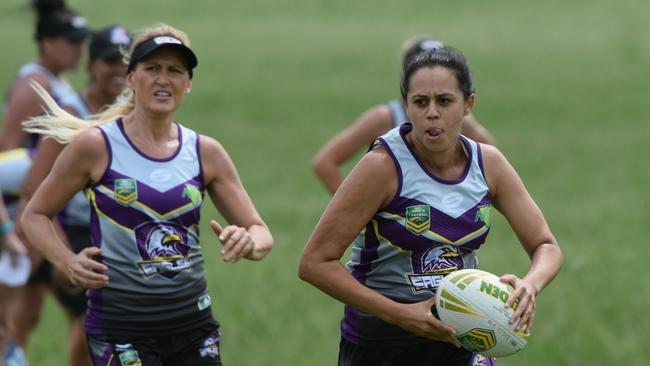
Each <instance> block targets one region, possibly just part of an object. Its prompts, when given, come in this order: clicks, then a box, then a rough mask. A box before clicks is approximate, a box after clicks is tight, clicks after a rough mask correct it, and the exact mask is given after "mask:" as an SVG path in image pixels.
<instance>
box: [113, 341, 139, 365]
mask: <svg viewBox="0 0 650 366" xmlns="http://www.w3.org/2000/svg"><path fill="white" fill-rule="evenodd" d="M115 352H116V353H117V357H118V358H119V359H120V365H122V366H142V361H140V355H138V351H137V350H136V349H135V348H133V346H132V345H131V344H116V345H115Z"/></svg>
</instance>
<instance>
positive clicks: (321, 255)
mask: <svg viewBox="0 0 650 366" xmlns="http://www.w3.org/2000/svg"><path fill="white" fill-rule="evenodd" d="M401 94H402V100H403V102H404V105H405V106H406V112H407V115H408V117H409V121H410V122H408V123H405V124H403V125H402V126H401V127H399V128H395V129H392V130H391V131H390V132H388V133H387V134H385V135H383V136H382V137H380V138H379V139H377V141H376V142H375V143H374V144H373V147H372V149H371V150H370V151H369V152H368V153H367V154H366V155H364V157H363V158H362V159H361V160H360V161H359V163H358V164H357V165H356V167H355V168H354V169H353V170H352V172H351V173H350V175H349V176H348V177H347V178H346V179H345V181H344V182H343V184H342V185H341V187H340V188H339V189H338V190H337V191H336V193H335V194H334V197H333V198H332V200H331V202H330V204H329V205H328V207H327V209H326V210H325V213H324V214H323V216H322V217H321V220H320V222H319V223H318V225H317V226H316V228H315V229H314V232H313V233H312V236H311V238H310V239H309V242H308V243H307V246H306V247H305V250H304V252H303V256H302V259H301V262H300V272H299V274H300V277H301V278H302V279H304V280H306V281H307V282H310V283H311V284H313V285H314V286H316V287H318V288H319V289H321V290H322V291H324V292H325V293H327V294H329V295H331V296H332V297H334V298H336V299H338V300H340V301H342V302H343V303H345V304H346V307H345V314H344V316H343V321H342V322H341V343H340V352H339V365H346V366H347V365H377V364H381V365H437V366H452V365H453V366H466V365H476V364H479V365H493V364H494V360H492V359H487V358H481V357H480V356H476V355H473V354H472V353H470V352H469V351H466V350H464V349H462V348H459V347H460V344H459V342H458V341H457V340H456V339H455V338H454V333H455V330H454V329H453V328H451V327H450V326H449V325H447V324H445V323H443V322H441V321H440V320H439V319H437V318H436V316H435V314H434V313H435V300H434V294H435V291H436V288H437V284H438V283H439V281H440V280H441V279H442V277H443V276H444V275H446V274H448V273H451V272H453V271H455V270H459V269H462V268H476V267H477V266H478V260H477V257H476V252H477V251H478V249H479V248H480V246H481V245H482V244H483V243H484V242H485V239H486V237H487V234H488V232H489V230H490V225H491V220H490V211H491V209H492V207H494V208H496V209H497V210H499V212H501V213H502V214H503V215H504V216H505V217H506V219H507V220H508V222H509V224H510V226H511V228H512V229H513V231H514V232H515V234H516V235H517V237H518V238H519V240H520V242H521V244H522V246H523V248H524V250H525V251H526V253H527V254H528V255H529V256H530V258H531V260H532V263H531V267H530V270H529V271H528V273H527V274H526V275H525V276H524V277H523V278H518V277H517V276H515V275H512V274H506V275H503V276H502V277H501V280H502V281H503V282H505V283H507V284H509V285H511V286H512V287H513V288H514V290H513V292H512V295H511V296H510V298H509V299H508V301H507V302H506V306H512V304H513V303H514V302H515V301H518V302H519V303H518V306H517V308H516V310H515V312H514V314H513V316H512V321H513V322H514V324H515V327H516V329H518V330H520V331H523V332H527V331H530V329H531V327H532V326H533V321H534V318H535V298H536V297H537V296H538V295H539V293H540V292H541V291H542V290H543V289H544V287H545V286H546V285H547V284H548V283H549V282H550V281H551V280H552V279H553V278H554V277H555V275H556V274H557V273H558V271H559V270H560V266H561V262H562V254H561V251H560V248H559V246H558V244H557V241H556V239H555V238H554V236H553V234H552V232H551V230H550V229H549V227H548V225H547V223H546V220H545V219H544V216H543V214H542V212H541V211H540V209H539V208H538V206H537V205H536V204H535V202H534V201H533V199H532V198H531V196H530V195H529V194H528V192H527V191H526V188H525V187H524V185H523V183H522V181H521V179H520V177H519V176H518V174H517V173H516V172H515V170H514V169H513V167H512V166H511V165H510V163H509V162H508V161H507V160H506V158H505V157H504V156H503V154H501V152H499V150H498V149H497V148H496V147H494V146H492V145H488V144H481V143H477V142H476V141H473V140H471V139H469V138H467V137H465V136H463V135H461V133H460V131H461V128H462V123H463V118H464V117H465V116H467V115H469V114H470V112H471V109H472V106H473V105H474V98H475V95H474V86H473V81H472V76H471V71H470V68H469V65H468V64H467V61H466V60H465V58H464V56H463V55H462V54H460V52H458V51H456V50H454V49H451V48H447V47H443V48H439V49H430V50H426V51H422V52H421V53H419V54H417V55H416V56H415V57H413V58H412V59H410V60H409V61H407V63H406V66H405V67H404V70H403V72H402V81H401ZM349 246H352V256H351V259H350V261H349V262H348V263H347V265H346V266H347V268H346V267H344V266H343V265H341V262H340V260H341V257H342V256H343V254H344V253H345V251H346V250H347V248H348V247H349ZM477 358H478V359H477Z"/></svg>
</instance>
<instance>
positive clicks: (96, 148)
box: [68, 128, 107, 155]
mask: <svg viewBox="0 0 650 366" xmlns="http://www.w3.org/2000/svg"><path fill="white" fill-rule="evenodd" d="M68 146H69V148H70V149H72V150H75V151H77V152H79V153H84V154H91V155H95V154H98V153H99V154H101V153H104V152H106V151H107V150H106V141H105V140H104V136H103V135H102V132H101V131H100V130H99V128H87V129H85V130H83V131H81V132H80V133H79V134H78V135H76V136H75V137H74V138H73V139H72V141H71V142H70V143H69V144H68Z"/></svg>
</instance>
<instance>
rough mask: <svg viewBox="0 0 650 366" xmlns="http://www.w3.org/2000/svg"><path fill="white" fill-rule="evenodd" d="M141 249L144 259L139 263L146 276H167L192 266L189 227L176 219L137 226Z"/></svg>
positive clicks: (137, 240)
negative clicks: (188, 241) (175, 221)
mask: <svg viewBox="0 0 650 366" xmlns="http://www.w3.org/2000/svg"><path fill="white" fill-rule="evenodd" d="M134 231H135V238H136V242H137V243H138V252H139V253H140V257H142V259H143V261H142V262H138V266H139V268H140V270H141V271H142V273H143V274H144V275H145V276H153V275H155V274H159V275H161V276H164V277H167V278H173V277H175V276H176V275H177V274H178V273H179V272H181V271H183V270H186V269H189V268H190V266H191V264H192V263H191V261H190V258H188V257H187V254H188V252H189V250H190V247H189V245H187V229H186V228H185V227H183V226H181V225H178V224H175V223H173V222H154V221H152V222H146V223H144V224H142V225H139V226H138V227H136V228H135V230H134Z"/></svg>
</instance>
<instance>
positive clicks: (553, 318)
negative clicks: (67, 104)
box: [0, 0, 650, 366]
mask: <svg viewBox="0 0 650 366" xmlns="http://www.w3.org/2000/svg"><path fill="white" fill-rule="evenodd" d="M25 3H27V0H3V1H2V2H1V4H0V19H1V22H0V24H1V25H0V44H1V45H2V47H3V48H4V51H3V57H2V59H0V65H1V66H2V70H3V72H2V73H0V89H2V90H6V89H7V88H8V86H9V85H10V82H11V80H12V78H13V77H14V74H15V71H16V70H17V69H18V67H19V66H20V65H21V64H22V63H24V62H25V61H26V60H29V59H30V58H32V57H34V55H35V52H36V48H35V45H34V43H33V41H32V34H33V26H32V22H33V17H32V16H31V14H30V13H29V11H28V10H27V7H26V5H25ZM69 3H70V4H71V5H72V6H73V7H75V8H76V9H78V10H80V11H81V12H82V13H83V14H84V15H85V16H86V17H87V18H88V19H89V21H90V23H91V25H93V26H104V25H107V24H111V23H120V24H124V25H126V26H128V27H129V28H131V29H139V28H143V27H145V26H147V25H150V24H153V23H156V22H167V23H170V24H172V25H175V26H177V27H179V28H181V29H183V30H185V31H186V32H187V33H189V35H190V36H191V38H192V41H193V45H194V49H195V50H196V52H197V54H198V56H199V68H198V69H197V70H196V72H195V78H194V82H193V84H194V88H193V91H192V93H191V94H190V95H189V97H188V98H186V102H185V104H184V106H183V107H182V109H181V110H180V111H179V113H178V115H177V117H178V118H177V119H178V121H180V122H183V123H185V124H187V125H189V126H191V127H193V128H195V129H197V130H198V131H200V132H202V133H204V134H208V135H211V136H213V137H215V138H217V139H218V140H220V141H221V142H222V143H223V145H224V146H225V147H226V149H227V150H228V151H229V152H230V154H231V156H232V158H233V160H234V161H235V163H236V165H237V167H238V169H239V172H240V174H241V176H242V179H243V181H244V183H245V185H246V187H247V189H248V190H249V193H250V194H251V196H252V198H253V200H254V202H255V204H256V206H257V208H258V210H259V211H260V213H261V214H262V215H263V217H264V218H265V220H266V221H267V223H268V224H269V226H270V227H271V229H272V232H273V234H274V237H275V242H276V245H275V248H274V250H273V252H272V253H271V254H270V256H269V257H268V258H267V259H266V260H264V261H263V262H260V263H240V264H236V265H231V264H225V263H223V262H221V261H220V260H219V259H218V257H217V252H216V248H217V243H216V239H215V237H214V235H213V234H211V233H210V232H209V231H208V228H207V220H205V219H207V218H210V217H214V216H215V211H214V210H213V209H212V208H211V207H206V208H205V210H204V212H203V215H204V231H203V235H202V240H203V245H204V250H205V255H206V257H207V259H208V260H207V262H206V264H207V274H208V277H209V278H208V281H209V286H210V291H211V294H212V297H213V299H214V303H215V304H214V312H215V315H216V317H217V318H218V319H219V320H220V321H221V323H222V332H223V359H224V363H225V364H226V365H230V366H232V365H254V366H256V365H314V366H316V365H333V364H335V362H336V356H337V352H338V340H339V332H338V322H339V320H340V317H341V314H342V305H341V304H339V303H337V302H336V301H334V300H332V299H331V298H329V297H327V296H326V295H324V294H322V293H321V292H319V291H317V290H316V289H314V288H312V287H310V286H308V285H306V284H305V283H302V282H301V281H300V280H299V279H298V278H297V275H296V272H297V265H298V260H299V256H300V253H301V251H302V248H303V246H304V244H305V242H306V241H307V239H308V237H309V235H310V233H311V230H312V229H313V227H314V225H315V224H316V222H317V220H318V218H319V216H320V214H321V212H322V211H323V209H324V207H325V205H326V204H327V202H328V198H329V196H328V194H327V193H326V192H325V190H324V189H323V188H322V187H321V185H320V184H319V183H318V181H317V180H316V178H315V177H314V175H313V174H312V173H311V167H310V164H311V159H312V156H313V155H314V153H315V152H316V150H317V149H318V148H319V147H320V145H321V144H322V143H324V142H325V141H326V140H327V139H328V138H329V137H331V136H332V135H333V134H334V133H335V132H337V131H338V130H340V129H341V128H343V127H345V126H347V125H348V124H349V123H351V121H352V120H353V119H354V118H356V116H357V115H358V114H359V113H361V112H362V111H364V110H365V109H366V108H368V107H369V106H371V105H373V104H376V103H381V102H384V101H386V100H388V99H392V98H394V97H396V96H397V95H398V84H397V82H398V70H399V48H400V45H401V42H402V41H403V40H404V39H406V38H408V37H410V36H412V35H419V34H430V35H434V36H436V37H438V38H440V39H441V40H443V41H445V42H446V43H448V44H451V45H454V46H456V47H458V48H459V49H461V50H462V51H463V52H464V53H465V55H466V56H467V57H468V59H469V61H470V63H471V64H472V67H473V70H474V74H475V79H476V85H477V88H478V94H477V103H476V107H475V110H474V112H475V115H476V116H477V118H478V119H479V120H480V121H481V122H482V123H483V124H484V125H485V126H487V127H488V128H489V129H490V130H491V132H492V133H493V134H494V136H495V137H496V139H497V143H498V146H499V148H500V149H501V150H502V151H503V152H504V153H505V154H506V156H508V157H509V159H510V161H511V162H512V164H513V165H514V166H515V168H516V169H517V170H518V171H519V173H520V175H521V176H522V178H523V179H524V181H525V182H526V185H527V187H528V189H529V191H530V192H531V193H532V195H533V196H534V197H535V199H536V200H537V202H538V204H539V205H540V207H541V208H542V210H543V211H544V213H545V215H546V218H547V220H548V221H549V223H550V225H551V228H552V229H553V231H554V233H555V235H556V236H557V238H558V240H559V241H560V244H561V245H562V248H563V251H564V255H565V265H564V268H563V270H562V272H561V273H560V275H559V277H558V278H557V279H556V281H555V282H553V283H552V285H551V286H550V287H548V288H547V289H546V290H545V291H544V292H543V293H542V294H541V296H540V297H539V298H538V312H537V321H536V327H535V329H534V330H533V335H532V337H531V339H530V343H529V345H528V347H527V348H526V349H525V350H523V351H522V352H520V353H518V354H516V355H514V356H511V357H508V358H503V359H501V360H499V365H502V366H514V365H528V366H536V365H540V366H541V365H544V366H548V365H645V364H646V363H647V361H646V358H647V355H646V353H647V348H648V339H650V332H649V331H648V330H647V329H650V317H648V316H647V310H648V309H650V281H649V280H648V279H647V275H643V273H645V272H643V271H644V270H643V268H645V263H646V262H647V261H646V255H648V253H649V252H648V235H647V232H648V227H649V224H650V194H649V193H648V188H649V187H650V184H649V183H650V164H648V163H647V162H646V161H645V158H643V156H644V155H645V156H647V155H646V154H647V150H646V149H645V148H643V146H644V145H645V144H646V143H649V142H650V127H649V124H648V116H650V89H649V88H648V82H649V78H650V73H648V65H650V42H648V40H649V39H650V28H649V27H648V26H647V24H648V23H649V22H650V16H649V14H650V3H648V2H647V1H643V0H627V1H626V0H623V1H616V2H612V1H605V0H593V1H587V0H575V1H559V0H549V1H545V2H528V1H514V0H506V1H499V2H490V1H479V0H468V1H453V2H438V1H424V0H403V1H389V0H375V1H369V0H366V1H356V2H351V1H342V0H330V1H316V0H303V1H289V0H279V1H262V0H254V1H253V0H242V1H237V2H234V1H233V2H231V1H228V2H226V1H209V0H195V1H183V2H180V1H175V2H172V1H169V2H167V1H153V0H138V1H132V0H113V1H82V0H74V1H73V0H69ZM163 3H164V5H162V4H163ZM71 79H72V80H73V82H74V83H75V85H76V86H78V87H79V88H81V87H83V85H84V83H85V82H86V80H85V76H84V74H83V72H81V71H80V72H77V73H74V74H72V75H71ZM646 146H647V145H646ZM644 151H646V152H644ZM348 168H349V167H348ZM484 248H485V249H482V251H481V253H480V258H481V263H482V268H483V269H486V270H488V271H492V272H495V273H505V272H513V273H516V274H518V275H520V276H521V275H523V274H524V273H525V271H526V270H527V268H528V267H527V266H528V263H529V262H528V259H527V257H526V256H525V255H524V252H523V250H522V249H521V248H520V247H519V244H518V241H517V238H516V237H515V236H514V235H513V234H512V232H511V231H510V229H509V227H508V225H507V223H506V222H505V220H503V219H502V218H501V217H499V218H497V219H496V220H495V222H494V225H493V231H492V234H491V235H490V237H489V238H488V245H486V246H485V247H484ZM644 248H645V249H644ZM644 253H645V254H644ZM65 329H66V327H65V321H64V319H63V315H62V313H61V311H60V309H59V307H58V305H56V304H55V303H54V302H53V301H51V300H50V301H48V303H47V306H46V309H45V312H44V314H43V317H42V319H41V322H40V324H39V327H38V329H37V331H36V333H35V334H34V336H33V339H32V342H31V345H30V348H29V352H28V355H29V359H30V362H31V364H32V365H37V366H56V365H65V363H66V361H65V354H66V352H65V344H66V337H65Z"/></svg>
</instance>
